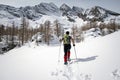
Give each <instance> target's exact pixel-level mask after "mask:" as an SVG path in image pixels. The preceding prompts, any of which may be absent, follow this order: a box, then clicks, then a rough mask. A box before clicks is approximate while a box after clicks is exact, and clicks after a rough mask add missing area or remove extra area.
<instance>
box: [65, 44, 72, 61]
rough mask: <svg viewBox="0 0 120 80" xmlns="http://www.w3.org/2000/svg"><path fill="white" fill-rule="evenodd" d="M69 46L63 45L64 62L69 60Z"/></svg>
mask: <svg viewBox="0 0 120 80" xmlns="http://www.w3.org/2000/svg"><path fill="white" fill-rule="evenodd" d="M70 49H71V44H64V62H67V60H68V59H69V58H70Z"/></svg>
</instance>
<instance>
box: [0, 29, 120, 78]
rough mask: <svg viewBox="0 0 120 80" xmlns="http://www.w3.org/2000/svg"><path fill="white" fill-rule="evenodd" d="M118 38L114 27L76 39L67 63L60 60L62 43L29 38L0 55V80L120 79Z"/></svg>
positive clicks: (61, 58) (118, 32) (119, 33)
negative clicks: (108, 32) (109, 30)
mask: <svg viewBox="0 0 120 80" xmlns="http://www.w3.org/2000/svg"><path fill="white" fill-rule="evenodd" d="M119 41H120V31H117V32H115V33H112V34H109V35H107V36H104V37H97V38H94V39H89V40H86V41H84V42H81V43H76V46H75V48H74V47H72V49H71V59H72V60H73V62H72V64H69V65H68V66H66V65H64V64H63V55H64V53H63V46H62V45H61V47H60V45H59V46H55V45H54V46H46V45H44V44H41V45H39V46H36V44H35V43H34V42H32V43H30V44H26V45H24V46H23V47H21V48H15V49H13V50H11V51H9V52H7V53H5V54H4V55H0V80H120V64H119V63H120V58H119V56H120V42H119ZM74 49H75V50H76V54H77V60H75V58H76V57H75V51H74ZM59 52H60V56H59ZM58 60H60V62H58Z"/></svg>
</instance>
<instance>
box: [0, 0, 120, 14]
mask: <svg viewBox="0 0 120 80" xmlns="http://www.w3.org/2000/svg"><path fill="white" fill-rule="evenodd" d="M41 2H46V3H50V2H53V3H54V4H56V5H57V6H58V7H59V6H61V5H62V4H63V3H66V4H67V5H68V6H70V7H72V6H78V7H82V8H85V9H86V8H91V7H93V6H101V7H103V8H106V9H109V10H112V11H115V12H118V13H120V0H0V4H6V5H11V6H15V7H21V6H22V7H24V6H34V5H38V4H39V3H41Z"/></svg>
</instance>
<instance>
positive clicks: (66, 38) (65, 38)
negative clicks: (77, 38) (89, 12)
mask: <svg viewBox="0 0 120 80" xmlns="http://www.w3.org/2000/svg"><path fill="white" fill-rule="evenodd" d="M70 39H71V36H69V35H67V34H65V35H64V37H63V42H64V44H70V43H71V42H70Z"/></svg>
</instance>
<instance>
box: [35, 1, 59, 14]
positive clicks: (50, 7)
mask: <svg viewBox="0 0 120 80" xmlns="http://www.w3.org/2000/svg"><path fill="white" fill-rule="evenodd" d="M34 8H35V11H36V12H38V13H41V14H44V15H49V14H52V15H60V12H59V8H58V7H57V6H56V5H55V4H54V3H40V4H39V5H36V6H35V7H34Z"/></svg>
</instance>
